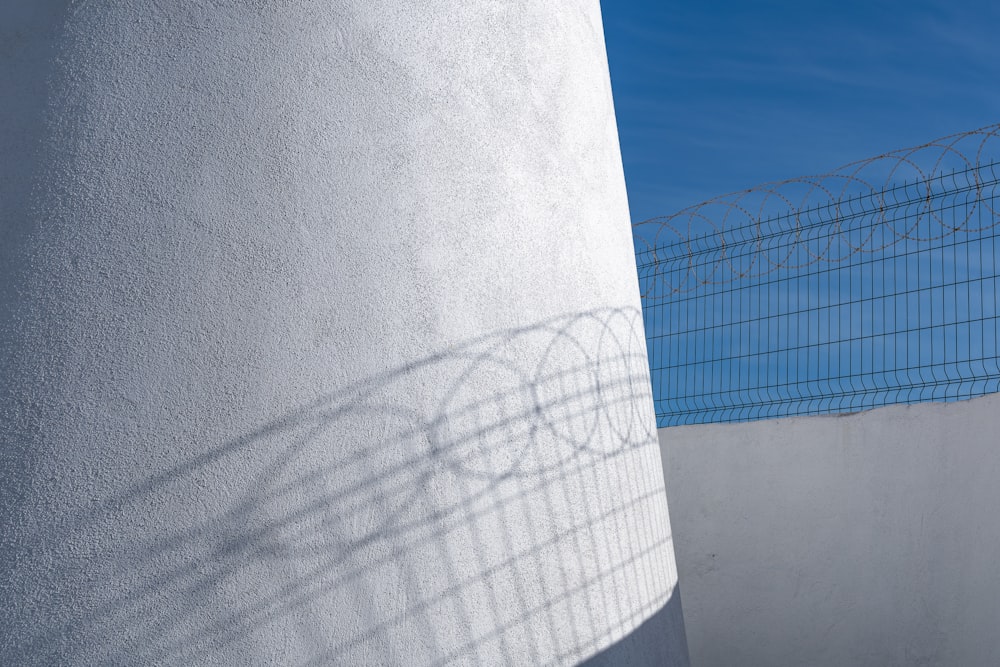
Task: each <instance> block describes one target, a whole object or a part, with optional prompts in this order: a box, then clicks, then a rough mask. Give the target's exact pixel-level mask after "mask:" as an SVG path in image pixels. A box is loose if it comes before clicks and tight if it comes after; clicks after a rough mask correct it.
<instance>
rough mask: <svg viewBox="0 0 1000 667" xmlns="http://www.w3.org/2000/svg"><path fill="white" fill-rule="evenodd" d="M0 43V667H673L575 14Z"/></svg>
mask: <svg viewBox="0 0 1000 667" xmlns="http://www.w3.org/2000/svg"><path fill="white" fill-rule="evenodd" d="M0 45H2V46H0V99H2V100H3V101H4V102H3V104H0V154H2V155H3V160H0V207H2V208H0V214H2V217H0V220H2V239H0V240H2V243H0V378H3V384H2V385H0V392H2V402H0V438H2V443H0V444H2V447H0V452H2V454H0V456H2V460H0V471H2V472H0V475H2V477H0V495H2V497H0V501H2V502H0V507H2V509H0V512H2V514H0V518H2V525H0V528H2V531H0V535H2V541H0V565H2V568H0V592H2V600H3V604H2V605H0V664H7V665H14V664H17V665H27V664H44V665H51V664H87V665H90V664H122V665H125V664H137V665H140V664H141V665H146V664H183V665H189V664H211V663H214V664H322V663H339V664H349V665H359V664H408V665H431V664H434V665H439V664H445V663H463V664H470V663H478V664H490V665H501V664H509V665H523V664H546V663H548V664H552V663H561V664H571V663H574V662H577V661H580V660H588V659H589V660H591V661H592V662H593V663H594V664H598V663H602V662H603V663H605V664H606V663H608V662H615V663H616V664H672V665H674V664H676V665H679V664H686V652H685V647H684V637H683V626H682V623H681V617H680V607H679V603H678V598H677V596H676V594H675V592H674V585H675V583H676V572H675V568H674V562H673V554H672V547H671V537H670V528H669V523H668V519H667V505H666V499H665V497H664V494H663V483H662V478H661V476H660V474H659V466H660V462H659V452H658V448H657V444H656V436H655V428H654V422H653V416H652V403H651V399H650V396H649V390H648V386H649V383H648V376H647V370H646V356H645V346H644V342H643V337H642V326H641V320H640V316H639V310H638V308H639V296H638V287H637V282H636V275H635V266H634V258H633V252H632V241H631V235H630V227H629V216H628V210H627V201H626V196H625V187H624V180H623V176H622V167H621V159H620V155H619V149H618V142H617V134H616V127H615V117H614V111H613V107H612V100H611V91H610V85H609V80H608V71H607V64H606V59H605V52H604V44H603V36H602V28H601V18H600V13H599V6H598V2H597V0H579V1H570V2H558V3H538V2H529V1H527V0H521V1H514V2H493V1H489V0H467V1H462V2H454V1H451V2H443V1H441V0H427V1H421V2H400V1H398V0H382V1H379V2H372V1H371V0H345V1H343V2H337V3H328V2H312V1H309V0H284V1H281V2H277V1H273V0H258V1H255V2H247V1H246V0H218V1H214V2H179V1H174V0H168V1H166V2H155V3H154V2H139V1H124V0H117V1H112V2H73V3H67V2H64V1H57V0H14V1H11V2H5V3H2V4H0Z"/></svg>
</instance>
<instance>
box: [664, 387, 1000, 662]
mask: <svg viewBox="0 0 1000 667" xmlns="http://www.w3.org/2000/svg"><path fill="white" fill-rule="evenodd" d="M998 414H1000V395H993V396H988V397H984V398H979V399H976V400H971V401H962V402H957V403H924V404H920V405H912V406H893V407H886V408H879V409H876V410H872V411H869V412H864V413H859V414H854V415H844V416H819V417H798V418H792V419H780V420H772V421H762V422H755V423H749V424H725V425H710V426H684V427H676V428H668V429H661V431H660V442H661V446H662V449H663V454H664V467H665V472H666V478H667V494H668V497H669V499H670V513H671V517H672V519H673V526H674V535H675V539H676V553H677V564H678V569H679V571H680V577H681V581H682V582H683V590H684V618H685V624H686V626H687V633H688V639H689V640H690V648H691V662H692V664H696V665H700V666H702V667H712V666H718V667H728V666H729V665H747V666H748V667H758V666H759V667H765V666H766V667H797V666H799V665H816V666H819V667H823V666H828V667H839V666H841V665H857V666H859V667H865V666H870V667H885V666H888V665H898V666H899V667H908V666H912V665H934V666H940V667H951V666H953V665H963V666H968V667H989V666H992V665H996V664H997V656H1000V634H998V633H997V627H998V624H1000V577H998V576H997V567H998V566H997V563H1000V518H998V514H997V508H1000V484H998V480H1000V446H998V439H997V424H998V418H997V415H998Z"/></svg>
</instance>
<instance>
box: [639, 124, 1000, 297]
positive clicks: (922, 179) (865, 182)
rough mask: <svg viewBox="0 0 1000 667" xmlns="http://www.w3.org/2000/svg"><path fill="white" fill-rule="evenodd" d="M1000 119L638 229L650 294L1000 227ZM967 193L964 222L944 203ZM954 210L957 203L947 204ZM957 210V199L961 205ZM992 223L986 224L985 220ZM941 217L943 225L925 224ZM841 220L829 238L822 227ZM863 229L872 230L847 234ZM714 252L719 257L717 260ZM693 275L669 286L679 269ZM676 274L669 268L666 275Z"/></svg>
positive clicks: (769, 185)
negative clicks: (999, 198)
mask: <svg viewBox="0 0 1000 667" xmlns="http://www.w3.org/2000/svg"><path fill="white" fill-rule="evenodd" d="M997 154H1000V123H998V124H994V125H988V126H986V127H982V128H979V129H977V130H972V131H970V132H963V133H960V134H954V135H950V136H948V137H943V138H941V139H937V140H935V141H931V142H928V143H926V144H921V145H919V146H915V147H911V148H905V149H900V150H896V151H891V152H889V153H884V154H882V155H878V156H875V157H873V158H869V159H866V160H859V161H856V162H852V163H850V164H847V165H844V166H842V167H840V168H838V169H835V170H833V171H831V172H829V173H826V174H821V175H815V176H803V177H799V178H791V179H787V180H783V181H777V182H772V183H765V184H762V185H758V186H756V187H753V188H749V189H747V190H741V191H737V192H731V193H728V194H724V195H720V196H718V197H715V198H713V199H710V200H708V201H705V202H702V203H700V204H696V205H694V206H690V207H688V208H685V209H683V210H681V211H678V212H677V213H674V214H672V215H668V216H662V217H656V218H651V219H649V220H644V221H642V222H638V223H635V224H634V225H633V236H634V239H635V244H636V257H637V262H638V267H639V271H640V275H644V277H646V278H647V280H646V281H644V288H643V289H644V291H643V297H646V298H650V297H651V298H663V297H664V296H665V295H667V294H671V293H675V292H683V291H689V290H692V289H696V288H697V287H698V286H699V285H705V284H719V283H725V282H728V281H732V280H739V279H741V278H748V277H761V276H764V275H766V274H768V273H770V272H772V271H775V270H777V269H782V268H802V267H804V266H808V265H810V264H814V263H817V262H831V263H839V262H843V261H845V260H846V259H847V257H848V256H849V255H851V254H853V253H857V252H868V253H871V252H878V251H881V250H884V249H885V248H886V247H887V246H889V245H892V244H895V243H898V242H900V241H906V240H914V241H934V240H939V239H941V238H942V237H944V236H948V235H950V234H954V233H958V232H966V233H979V232H983V231H986V230H987V229H990V228H992V227H993V226H994V225H996V224H997V223H998V222H1000V216H998V212H997V208H996V204H995V202H994V199H993V197H990V196H987V193H988V192H989V190H990V189H991V188H994V187H995V186H996V185H997V183H998V182H1000V165H998V164H997V162H996V161H995V160H991V159H989V156H993V155H997ZM949 196H950V197H953V198H957V197H963V198H964V199H963V200H962V201H961V202H960V203H959V204H957V205H958V206H960V207H961V210H960V211H958V213H959V214H958V215H957V216H951V215H949V216H943V215H941V213H940V210H941V209H942V208H947V207H948V206H944V207H942V205H941V200H942V198H945V197H949ZM946 204H947V203H946ZM955 206H956V204H954V203H952V204H951V206H950V207H951V208H954V207H955ZM984 219H985V221H984ZM925 220H932V221H934V222H936V223H937V228H934V229H931V228H927V230H926V231H923V230H925V225H923V224H922V223H923V222H924V221H925ZM831 223H832V224H833V225H834V226H833V228H832V229H825V230H824V232H825V233H823V234H821V235H818V234H816V228H817V227H821V226H828V225H830V224H831ZM851 223H854V227H858V226H859V225H858V223H863V225H862V226H863V227H864V232H863V233H860V234H859V233H856V232H855V233H854V234H848V233H846V232H847V231H848V230H849V229H851ZM713 253H714V256H712V254H713ZM684 263H686V264H688V265H689V268H690V271H688V272H686V273H685V275H683V276H682V280H681V281H680V282H679V283H676V282H670V281H668V280H667V275H668V274H671V273H672V272H673V271H674V270H675V269H676V268H677V267H678V266H679V265H681V264H684ZM662 269H666V270H662Z"/></svg>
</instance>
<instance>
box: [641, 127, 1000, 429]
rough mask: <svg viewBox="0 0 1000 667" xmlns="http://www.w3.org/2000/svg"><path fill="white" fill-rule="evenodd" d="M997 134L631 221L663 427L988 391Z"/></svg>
mask: <svg viewBox="0 0 1000 667" xmlns="http://www.w3.org/2000/svg"><path fill="white" fill-rule="evenodd" d="M998 155H1000V124H997V125H990V126H987V127H984V128H980V129H978V130H973V131H972V132H965V133H962V134H956V135H951V136H949V137H944V138H942V139H938V140H936V141H932V142H929V143H926V144H922V145H920V146H916V147H913V148H907V149H902V150H898V151H892V152H890V153H885V154H882V155H879V156H876V157H874V158H870V159H868V160H861V161H858V162H854V163H851V164H849V165H845V166H843V167H840V168H839V169H836V170H834V171H832V172H830V173H828V174H824V175H821V176H808V177H802V178H795V179H788V180H785V181H780V182H777V183H769V184H765V185H761V186H758V187H756V188H750V189H748V190H743V191H740V192H734V193H729V194H726V195H722V196H720V197H716V198H714V199H711V200H709V201H707V202H703V203H701V204H698V205H696V206H692V207H689V208H686V209H684V210H682V211H680V212H678V213H675V214H673V215H670V216H665V217H661V218H654V219H652V220H646V221H643V222H641V223H637V224H636V225H634V229H633V231H634V236H635V246H636V260H637V267H638V271H639V284H640V289H641V291H642V305H643V318H644V325H645V328H646V337H647V347H648V350H649V359H650V367H651V371H652V381H653V395H654V403H655V406H656V414H657V422H658V425H659V426H670V425H675V424H689V423H705V422H727V421H745V420H750V419H762V418H769V417H779V416H786V415H801V414H816V413H824V412H845V411H855V410H859V409H866V408H871V407H876V406H879V405H888V404H893V403H916V402H921V401H927V400H956V399H959V398H971V397H973V396H979V395H983V394H988V393H993V392H997V391H1000V300H998V296H1000V213H998V211H1000V208H998V206H1000V201H998V194H1000V163H998V162H997V160H996V158H997V156H998Z"/></svg>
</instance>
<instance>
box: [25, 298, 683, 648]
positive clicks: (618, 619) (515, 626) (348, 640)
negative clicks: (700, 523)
mask: <svg viewBox="0 0 1000 667" xmlns="http://www.w3.org/2000/svg"><path fill="white" fill-rule="evenodd" d="M639 318H640V313H638V312H637V311H629V310H612V309H608V310H601V311H594V312H588V313H582V314H578V315H573V316H567V317H563V318H558V319H554V320H551V321H547V322H544V323H541V324H538V325H535V326H532V327H526V328H520V329H512V330H509V331H503V332H500V333H497V334H495V335H491V336H487V337H484V338H481V339H478V340H475V341H471V342H468V343H466V344H463V345H458V346H454V347H452V348H450V349H448V350H446V351H443V352H442V353H440V354H437V355H435V356H433V357H430V358H427V359H424V360H422V361H420V362H418V363H414V364H411V365H408V366H406V367H403V368H399V369H396V370H395V371H393V372H391V373H387V374H384V375H382V376H380V377H377V378H372V379H369V380H367V381H365V382H362V383H359V384H356V385H354V386H350V387H345V388H342V389H339V390H337V391H335V392H332V393H330V394H328V395H326V396H325V397H324V398H322V399H321V400H317V401H315V402H313V403H311V404H309V405H305V406H302V407H301V408H299V409H297V410H294V411H292V412H289V413H288V414H285V415H284V416H282V417H280V418H278V419H275V420H271V421H269V422H268V423H264V424H261V425H260V427H259V428H257V429H256V430H254V431H253V432H250V433H245V434H243V435H240V436H238V437H235V438H233V439H232V440H231V441H229V442H225V443H220V444H217V445H214V446H208V447H204V448H202V451H203V453H202V454H200V455H198V456H196V457H193V458H190V459H189V460H186V461H184V462H183V463H181V464H179V465H174V466H172V467H170V468H169V469H165V470H151V471H149V476H148V477H147V478H146V479H145V480H144V481H142V482H141V483H138V484H133V485H131V486H130V487H128V488H119V489H109V493H108V496H107V499H106V500H105V501H104V502H103V503H102V504H101V505H100V506H99V508H98V509H97V510H96V511H94V512H92V513H90V514H88V515H87V516H77V517H67V518H65V519H64V520H63V521H61V523H60V524H59V525H60V526H61V528H59V529H58V534H57V535H55V533H53V534H50V535H48V536H47V537H46V539H47V540H48V541H49V543H55V542H63V541H69V542H75V543H87V542H88V541H92V542H94V543H97V540H96V538H94V537H93V536H94V535H96V534H98V533H100V532H101V531H111V532H112V533H113V534H112V535H111V537H110V538H102V539H107V540H109V543H110V544H113V545H114V548H113V549H112V550H109V551H108V552H105V553H93V554H90V555H89V556H88V557H87V559H86V560H84V561H83V562H79V563H77V564H76V567H78V568H79V570H80V572H78V573H77V574H75V575H74V581H76V582H77V583H76V584H74V585H75V586H76V589H75V590H74V592H73V593H72V596H71V603H69V604H67V605H66V607H65V608H64V609H61V610H60V611H59V612H58V613H56V614H53V615H52V616H51V617H46V618H42V616H43V615H44V610H42V611H38V610H36V611H35V615H34V616H32V612H31V611H29V610H25V609H22V610H20V611H19V612H18V613H20V614H21V617H20V620H18V619H15V624H17V623H19V624H20V627H19V628H17V632H18V638H17V639H16V640H15V641H13V642H9V643H8V644H7V647H6V651H7V658H8V659H15V660H17V661H19V664H27V663H32V664H56V663H65V662H69V663H74V664H77V663H79V664H83V663H87V664H98V663H100V664H204V663H209V662H223V663H232V664H236V663H244V664H249V663H256V662H269V661H273V662H276V663H281V664H316V665H319V664H345V665H346V664H350V665H360V664H408V665H444V664H458V663H461V664H471V663H475V664H490V665H521V664H572V663H575V662H577V661H579V660H582V659H585V658H587V657H588V656H591V655H593V654H595V653H597V652H599V651H601V650H603V649H605V648H606V647H608V646H609V645H611V644H612V643H614V642H615V641H617V640H619V639H621V638H622V637H624V636H625V635H627V634H628V633H630V632H632V631H633V630H634V629H635V628H636V627H637V626H640V625H642V624H643V623H645V624H646V625H642V627H646V626H647V625H648V626H649V627H651V628H653V630H652V631H650V632H646V631H644V634H646V635H648V640H647V639H643V640H642V642H641V646H637V647H635V648H634V649H630V651H631V653H630V654H634V655H635V656H636V657H637V658H641V659H642V660H643V661H645V663H647V664H663V658H665V657H666V656H668V655H673V654H675V653H676V652H677V650H678V649H677V647H676V646H672V645H670V642H671V638H670V636H669V633H670V632H671V631H676V628H681V634H680V639H679V641H680V642H683V626H682V624H681V620H680V618H681V617H680V609H679V603H678V601H677V598H676V595H675V596H674V597H673V598H670V596H671V591H672V590H673V587H674V584H675V581H676V574H675V570H674V567H673V556H672V548H671V543H670V533H669V522H668V518H667V514H666V497H665V493H664V488H663V482H662V476H661V472H660V463H659V458H658V450H657V440H656V434H655V424H654V417H653V415H652V413H651V411H650V407H651V399H650V395H649V391H650V389H649V380H648V370H647V361H646V356H645V348H644V343H643V341H642V340H641V338H640V336H639V334H638V333H637V332H639V331H641V328H640V326H639ZM444 378H447V380H446V381H443V379H444ZM430 397H433V400H431V399H430ZM53 530H54V529H53ZM39 557H42V556H41V555H40V554H34V555H33V558H39ZM15 576H16V569H15ZM79 582H84V583H79ZM34 585H35V584H34V583H33V582H31V581H20V583H17V584H15V587H19V590H20V592H19V593H18V595H19V596H20V599H25V600H26V599H29V598H30V597H31V593H32V590H33V589H32V586H34ZM668 599H671V600H672V601H671V602H670V605H669V606H666V607H665V606H664V605H666V604H667V602H668ZM8 613H13V612H10V611H9V612H8ZM32 619H34V620H33V621H32ZM29 622H30V623H29ZM10 629H13V628H10ZM8 664H13V663H8Z"/></svg>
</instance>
